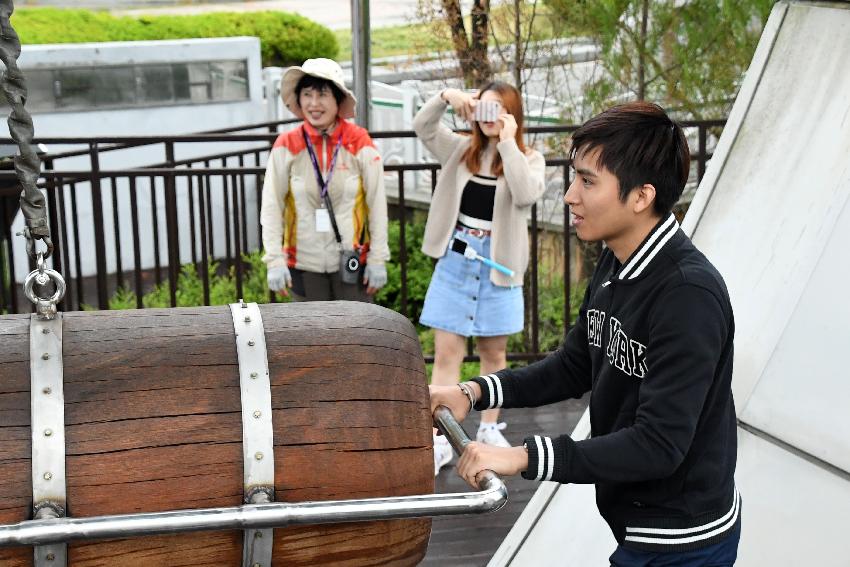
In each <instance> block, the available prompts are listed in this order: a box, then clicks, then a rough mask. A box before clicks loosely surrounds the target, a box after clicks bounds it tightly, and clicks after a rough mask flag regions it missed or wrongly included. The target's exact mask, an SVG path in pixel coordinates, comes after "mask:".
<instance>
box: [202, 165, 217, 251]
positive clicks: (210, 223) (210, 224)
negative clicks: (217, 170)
mask: <svg viewBox="0 0 850 567" xmlns="http://www.w3.org/2000/svg"><path fill="white" fill-rule="evenodd" d="M209 167H210V161H209V160H204V168H205V169H209ZM204 191H205V192H206V200H207V242H208V243H209V248H210V252H209V257H210V258H215V240H214V239H213V213H212V184H211V181H210V175H209V174H208V173H207V174H204Z"/></svg>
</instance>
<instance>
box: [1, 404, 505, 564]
mask: <svg viewBox="0 0 850 567" xmlns="http://www.w3.org/2000/svg"><path fill="white" fill-rule="evenodd" d="M434 423H435V424H436V425H437V427H439V428H440V430H441V431H442V432H443V434H444V435H446V437H447V438H448V440H449V443H451V444H452V446H453V447H454V448H455V450H457V452H458V453H462V452H463V449H464V448H465V447H466V445H467V444H468V443H469V442H470V439H469V437H468V436H467V435H466V432H465V431H464V430H463V428H462V427H461V426H460V425H459V424H458V423H457V421H456V420H455V419H454V417H453V416H452V414H451V412H450V411H449V410H448V409H447V408H445V407H443V406H440V407H438V408H437V410H436V411H435V412H434ZM479 479H480V486H481V487H482V490H481V491H480V492H470V493H451V494H426V495H421V496H397V497H389V498H365V499H359V500H329V501H326V502H272V503H268V504H245V505H243V506H232V507H226V508H201V509H197V510H174V511H168V512H148V513H142V514H123V515H113V516H95V517H91V518H56V519H49V520H38V519H37V520H28V521H24V522H20V523H18V524H9V525H0V547H10V546H22V545H44V544H49V543H59V542H68V541H78V540H91V539H110V538H125V537H133V536H145V535H154V534H171V533H181V532H193V531H205V530H225V529H250V528H280V527H285V526H294V525H304V524H331V523H339V522H361V521H370V520H390V519H398V518H419V517H423V516H449V515H460V514H480V513H484V512H493V511H496V510H498V509H499V508H501V507H502V506H504V505H505V503H506V502H507V501H508V490H507V487H506V486H505V484H504V482H502V480H501V479H500V478H499V477H498V476H497V475H495V474H494V473H492V472H490V471H484V472H483V473H481V474H480V475H479Z"/></svg>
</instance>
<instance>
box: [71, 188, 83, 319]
mask: <svg viewBox="0 0 850 567" xmlns="http://www.w3.org/2000/svg"><path fill="white" fill-rule="evenodd" d="M71 220H73V222H74V224H73V234H74V253H75V257H74V267H75V268H77V310H81V309H82V308H83V266H82V260H81V257H82V254H81V253H80V217H79V215H78V214H77V182H76V181H74V182H72V183H71ZM68 279H71V278H68Z"/></svg>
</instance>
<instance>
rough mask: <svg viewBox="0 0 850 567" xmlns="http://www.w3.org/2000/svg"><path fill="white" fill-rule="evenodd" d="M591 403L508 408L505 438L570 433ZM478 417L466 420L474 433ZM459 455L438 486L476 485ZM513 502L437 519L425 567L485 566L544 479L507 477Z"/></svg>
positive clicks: (454, 488)
mask: <svg viewBox="0 0 850 567" xmlns="http://www.w3.org/2000/svg"><path fill="white" fill-rule="evenodd" d="M586 406H587V398H586V397H585V399H582V400H567V401H564V402H560V403H558V404H554V405H551V406H547V407H542V408H535V409H509V410H504V411H503V413H502V417H501V418H500V420H501V421H505V422H507V424H508V428H507V429H506V430H505V431H504V434H505V437H506V438H507V439H508V441H510V442H511V444H512V445H518V444H520V443H522V440H523V439H524V438H525V437H527V436H528V435H530V434H534V433H545V434H547V435H561V434H564V433H570V432H572V430H573V427H575V424H576V423H577V422H578V420H579V418H580V417H581V414H582V412H584V409H585V407H586ZM477 426H478V421H477V419H476V417H475V416H473V418H472V419H471V420H470V421H469V422H467V423H466V424H465V429H466V432H467V433H471V434H473V435H474V433H475V429H476V428H477ZM456 461H457V457H455V460H454V461H452V463H451V464H450V465H448V466H445V467H443V469H442V470H441V471H440V474H439V476H438V477H437V485H436V491H437V492H441V493H445V492H468V491H469V490H471V489H470V488H469V487H468V486H467V485H466V483H465V482H463V481H462V480H461V479H460V477H459V476H458V475H457V473H456V472H455V468H454V464H455V462H456ZM506 481H507V485H508V493H509V497H508V503H507V504H506V505H505V507H504V508H502V509H501V510H499V511H498V512H494V513H491V514H484V515H480V516H453V517H446V518H434V523H433V525H432V528H431V541H430V543H429V545H428V553H427V555H426V556H425V559H424V560H423V561H422V563H420V565H421V566H425V567H438V566H440V567H445V566H451V567H461V566H462V567H467V566H469V567H479V566H482V565H486V564H487V562H488V561H489V560H490V557H492V556H493V554H494V553H495V552H496V550H497V549H498V548H499V545H501V543H502V540H503V539H504V538H505V536H506V535H508V532H509V531H510V530H511V527H513V524H514V522H515V521H516V520H517V518H519V515H520V514H521V513H522V511H523V509H524V508H525V505H526V504H527V503H528V501H529V500H530V499H531V497H532V495H533V494H534V491H535V490H537V486H538V483H536V482H530V481H527V480H525V479H523V478H522V477H519V476H517V477H512V478H508V479H506Z"/></svg>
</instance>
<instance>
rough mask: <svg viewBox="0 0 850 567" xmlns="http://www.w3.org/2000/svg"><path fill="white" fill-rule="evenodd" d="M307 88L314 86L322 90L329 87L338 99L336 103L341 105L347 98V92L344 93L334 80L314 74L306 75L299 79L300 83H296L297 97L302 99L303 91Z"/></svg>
mask: <svg viewBox="0 0 850 567" xmlns="http://www.w3.org/2000/svg"><path fill="white" fill-rule="evenodd" d="M307 88H313V89H316V90H317V91H321V90H322V89H325V88H328V89H330V90H331V92H332V93H333V95H334V98H335V99H336V104H337V106H339V105H340V104H342V101H343V99H345V93H343V92H342V91H341V90H340V88H339V87H338V86H336V85H335V84H334V82H333V81H329V80H327V79H322V78H320V77H314V76H313V75H304V76H303V77H301V79H300V80H299V81H298V84H297V85H295V99H296V100H298V101H300V100H301V91H303V90H304V89H307Z"/></svg>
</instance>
